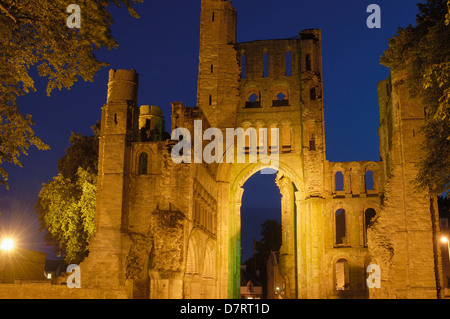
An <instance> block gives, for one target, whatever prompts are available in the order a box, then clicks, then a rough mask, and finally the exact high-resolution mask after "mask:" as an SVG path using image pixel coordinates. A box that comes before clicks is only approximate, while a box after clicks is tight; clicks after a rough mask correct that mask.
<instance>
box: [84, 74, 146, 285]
mask: <svg viewBox="0 0 450 319" xmlns="http://www.w3.org/2000/svg"><path fill="white" fill-rule="evenodd" d="M137 91H138V74H137V73H136V71H135V70H111V71H110V73H109V82H108V97H107V103H106V104H105V105H104V106H103V108H102V121H101V135H100V149H99V163H98V173H99V174H98V183H97V204H96V213H95V214H96V216H95V229H96V232H95V235H94V237H93V238H92V240H91V244H90V246H89V250H90V255H89V258H88V260H87V261H86V262H85V263H83V267H84V268H85V269H86V268H87V269H89V270H92V271H86V272H83V273H86V274H87V275H88V274H89V276H90V275H93V276H92V277H87V278H85V279H86V280H85V284H87V285H97V284H101V285H108V286H117V285H122V284H123V283H124V279H125V276H124V271H125V270H124V257H123V256H124V252H123V251H122V245H118V244H117V243H120V242H121V241H122V231H124V230H125V229H126V221H125V218H124V216H126V215H125V212H124V210H125V209H126V205H125V204H124V199H125V198H126V194H125V192H126V187H125V184H126V175H127V172H129V167H128V166H129V163H130V160H129V156H130V155H129V154H130V147H131V141H132V140H133V137H135V136H136V134H137V131H136V129H137V127H138V125H137V123H138V116H139V109H138V108H137V106H136V105H137ZM113 243H114V244H113ZM101 269H107V271H100V272H98V270H101Z"/></svg>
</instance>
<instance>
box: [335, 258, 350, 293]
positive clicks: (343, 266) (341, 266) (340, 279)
mask: <svg viewBox="0 0 450 319" xmlns="http://www.w3.org/2000/svg"><path fill="white" fill-rule="evenodd" d="M348 289H350V282H349V269H348V262H347V260H345V259H339V260H338V261H337V263H336V290H348Z"/></svg>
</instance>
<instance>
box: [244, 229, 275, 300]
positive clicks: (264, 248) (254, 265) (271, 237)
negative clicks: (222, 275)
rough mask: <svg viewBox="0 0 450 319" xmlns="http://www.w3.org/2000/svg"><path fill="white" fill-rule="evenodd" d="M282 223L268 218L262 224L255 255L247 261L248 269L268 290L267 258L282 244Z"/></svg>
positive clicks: (265, 289)
mask: <svg viewBox="0 0 450 319" xmlns="http://www.w3.org/2000/svg"><path fill="white" fill-rule="evenodd" d="M281 241H282V239H281V224H280V223H279V222H278V221H276V220H266V221H265V222H264V223H262V224H261V240H259V241H256V242H255V247H254V249H255V252H254V255H253V256H252V257H251V258H249V259H248V260H247V261H246V262H245V265H246V269H247V271H248V272H249V273H251V274H252V275H253V276H254V277H256V278H258V279H260V280H261V283H262V284H263V289H264V291H265V292H267V259H268V258H269V256H270V252H271V251H279V250H280V248H281V244H282V242H281Z"/></svg>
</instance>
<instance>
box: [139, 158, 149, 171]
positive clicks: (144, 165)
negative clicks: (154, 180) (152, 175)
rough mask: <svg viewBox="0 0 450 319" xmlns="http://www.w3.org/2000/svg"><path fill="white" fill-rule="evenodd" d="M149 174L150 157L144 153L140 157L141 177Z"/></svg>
mask: <svg viewBox="0 0 450 319" xmlns="http://www.w3.org/2000/svg"><path fill="white" fill-rule="evenodd" d="M147 174H148V155H147V153H142V154H141V155H140V156H139V175H147Z"/></svg>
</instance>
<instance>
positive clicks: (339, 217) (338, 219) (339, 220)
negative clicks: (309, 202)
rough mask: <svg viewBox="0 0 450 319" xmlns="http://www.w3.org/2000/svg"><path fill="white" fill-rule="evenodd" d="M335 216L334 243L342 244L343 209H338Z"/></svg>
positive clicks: (343, 242) (344, 237)
mask: <svg viewBox="0 0 450 319" xmlns="http://www.w3.org/2000/svg"><path fill="white" fill-rule="evenodd" d="M334 217H335V233H336V245H344V244H345V239H346V225H345V210H344V209H342V208H341V209H338V210H337V211H336V213H335V215H334Z"/></svg>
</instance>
